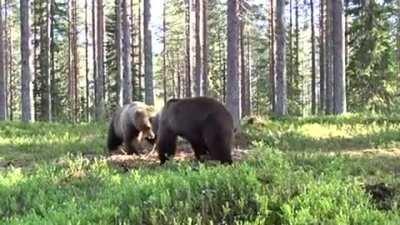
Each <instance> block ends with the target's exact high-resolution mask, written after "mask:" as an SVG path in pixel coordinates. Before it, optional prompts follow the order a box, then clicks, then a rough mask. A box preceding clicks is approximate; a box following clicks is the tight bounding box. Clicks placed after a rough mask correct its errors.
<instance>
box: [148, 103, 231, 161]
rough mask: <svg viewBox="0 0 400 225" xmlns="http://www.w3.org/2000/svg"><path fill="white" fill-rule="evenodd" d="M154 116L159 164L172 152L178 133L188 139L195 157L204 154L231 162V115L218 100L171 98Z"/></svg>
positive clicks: (212, 158) (173, 151) (172, 153)
mask: <svg viewBox="0 0 400 225" xmlns="http://www.w3.org/2000/svg"><path fill="white" fill-rule="evenodd" d="M157 116H158V117H155V118H153V124H156V125H158V127H157V130H158V131H157V150H158V154H159V158H160V163H161V164H163V163H165V161H166V160H167V159H168V158H169V157H171V156H173V155H174V154H175V148H176V139H177V136H180V137H183V138H185V139H186V140H187V141H189V143H190V144H191V145H192V148H193V151H194V153H195V157H196V159H198V160H201V158H202V156H204V155H207V156H208V158H210V159H211V160H218V161H220V162H221V163H229V164H230V163H232V156H231V148H232V139H233V131H234V125H233V119H232V116H231V114H230V113H229V111H228V110H227V109H226V108H225V106H224V105H222V104H221V103H220V102H218V101H217V100H214V99H212V98H207V97H196V98H186V99H171V100H169V101H168V102H167V104H166V105H165V106H164V108H163V109H162V111H161V114H158V115H157ZM154 120H156V122H155V121H154ZM155 128H156V127H155Z"/></svg>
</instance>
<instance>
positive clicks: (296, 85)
mask: <svg viewBox="0 0 400 225" xmlns="http://www.w3.org/2000/svg"><path fill="white" fill-rule="evenodd" d="M294 11H295V12H294V14H295V15H294V16H295V25H294V26H295V30H294V36H295V38H294V45H295V52H294V55H295V56H294V68H292V72H293V75H292V89H293V90H292V92H293V93H292V94H293V97H294V100H295V101H298V102H299V103H300V102H301V98H300V96H299V94H300V93H299V89H300V82H301V77H300V25H299V19H300V16H299V0H295V8H294ZM293 70H294V71H293Z"/></svg>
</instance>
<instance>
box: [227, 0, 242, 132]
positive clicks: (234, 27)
mask: <svg viewBox="0 0 400 225" xmlns="http://www.w3.org/2000/svg"><path fill="white" fill-rule="evenodd" d="M239 3H240V2H239V0H231V1H228V3H227V4H228V10H227V13H228V18H227V20H228V21H227V26H228V33H227V37H228V45H227V49H228V56H227V58H228V59H227V60H228V65H227V66H228V74H227V75H228V76H227V96H226V106H227V108H228V110H229V111H230V112H231V114H232V117H233V120H234V124H235V127H236V128H239V125H240V88H239V70H238V66H239V62H238V58H239V57H238V56H239V55H238V50H239V27H240V24H239Z"/></svg>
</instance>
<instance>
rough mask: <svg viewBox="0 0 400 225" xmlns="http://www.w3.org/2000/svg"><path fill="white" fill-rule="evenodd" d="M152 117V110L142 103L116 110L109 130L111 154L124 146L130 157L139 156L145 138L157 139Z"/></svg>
mask: <svg viewBox="0 0 400 225" xmlns="http://www.w3.org/2000/svg"><path fill="white" fill-rule="evenodd" d="M151 116H152V108H151V107H150V106H148V105H146V104H144V103H142V102H132V103H130V104H126V105H124V106H123V107H122V108H119V109H118V110H116V111H115V112H114V114H113V116H112V119H111V122H110V126H109V130H108V140H107V147H108V150H109V152H112V151H114V150H117V149H118V147H119V146H121V145H122V144H123V145H125V148H126V151H127V153H128V154H129V155H132V154H133V153H135V154H139V152H138V150H137V146H138V144H139V142H140V141H141V140H142V139H143V138H148V139H154V138H155V135H154V133H153V129H152V126H151V122H150V118H151Z"/></svg>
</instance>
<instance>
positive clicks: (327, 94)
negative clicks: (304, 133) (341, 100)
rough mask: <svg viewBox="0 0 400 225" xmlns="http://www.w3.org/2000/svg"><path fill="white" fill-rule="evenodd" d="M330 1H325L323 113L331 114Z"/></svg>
mask: <svg viewBox="0 0 400 225" xmlns="http://www.w3.org/2000/svg"><path fill="white" fill-rule="evenodd" d="M331 11H332V1H326V25H325V60H326V61H325V67H326V68H325V80H326V83H325V85H326V92H325V102H326V103H325V112H326V114H331V113H333V105H334V104H333V82H334V81H333V68H332V64H333V58H332V57H333V53H332V51H333V49H332V47H333V43H332V35H333V34H332V12H331Z"/></svg>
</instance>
